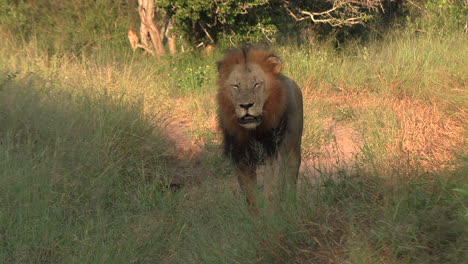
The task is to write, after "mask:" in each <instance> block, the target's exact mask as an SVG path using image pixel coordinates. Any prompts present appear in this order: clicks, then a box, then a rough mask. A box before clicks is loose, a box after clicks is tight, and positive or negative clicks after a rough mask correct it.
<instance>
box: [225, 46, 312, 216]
mask: <svg viewBox="0 0 468 264" xmlns="http://www.w3.org/2000/svg"><path fill="white" fill-rule="evenodd" d="M281 68H282V64H281V62H280V60H279V59H278V57H276V56H275V55H274V54H273V53H272V52H270V51H269V50H267V49H264V48H252V47H244V48H239V49H234V50H231V51H229V52H227V53H226V54H225V55H224V58H223V59H222V60H221V61H219V62H218V74H219V76H218V93H217V98H216V99H217V104H218V121H219V126H220V128H221V130H222V133H223V147H224V155H225V156H227V157H228V158H229V159H230V160H231V161H232V163H233V164H234V167H235V168H236V170H237V177H238V181H239V185H240V187H241V190H242V191H243V192H244V193H245V194H246V198H247V202H248V204H250V205H253V206H254V207H255V206H256V196H255V193H256V192H255V190H256V185H257V175H256V168H257V167H258V166H259V165H265V169H264V193H265V195H266V197H267V198H269V200H272V199H273V198H274V196H276V195H277V193H278V192H281V190H282V189H283V187H284V186H292V187H293V190H294V189H295V185H296V183H297V178H298V173H299V167H300V165H301V141H302V130H303V123H304V115H303V102H302V93H301V89H300V88H299V86H298V85H297V84H296V83H295V82H294V81H293V80H291V79H290V78H288V77H286V76H284V75H283V74H281Z"/></svg>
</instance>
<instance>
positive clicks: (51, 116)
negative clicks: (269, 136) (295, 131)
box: [0, 2, 468, 263]
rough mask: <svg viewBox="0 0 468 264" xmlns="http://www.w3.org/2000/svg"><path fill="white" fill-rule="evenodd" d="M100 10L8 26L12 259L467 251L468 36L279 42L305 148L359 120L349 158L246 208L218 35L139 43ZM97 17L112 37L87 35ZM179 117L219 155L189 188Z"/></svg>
mask: <svg viewBox="0 0 468 264" xmlns="http://www.w3.org/2000/svg"><path fill="white" fill-rule="evenodd" d="M100 3H101V4H104V2H100ZM24 5H28V4H24ZM29 5H32V4H29ZM34 8H39V7H34ZM40 8H45V9H47V7H40ZM62 8H63V9H64V10H69V9H70V8H71V9H73V7H69V6H68V5H64V6H63V7H62ZM100 8H101V9H98V10H103V9H102V8H103V7H102V6H101V7H100ZM81 9H85V10H86V7H81ZM41 10H42V9H41ZM73 10H75V9H73ZM15 11H18V10H15ZM44 12H45V13H47V12H46V11H44ZM67 12H71V11H67ZM73 12H78V11H76V10H75V11H73ZM93 12H94V11H93ZM106 12H107V11H106ZM113 12H115V13H117V15H116V16H117V18H116V19H117V21H125V19H126V18H125V17H124V16H121V15H120V14H121V13H119V12H121V10H120V11H119V10H113ZM111 13H112V12H111ZM0 14H1V13H0ZM65 14H66V13H65ZM93 14H94V13H89V14H88V16H89V17H82V16H77V17H76V18H75V19H76V21H81V22H80V23H78V24H77V26H78V27H79V28H80V29H81V31H80V32H82V34H84V36H83V37H82V38H81V39H80V36H78V35H73V33H72V32H73V30H70V28H68V27H69V25H62V28H57V29H56V31H57V32H55V33H54V32H52V33H50V34H52V35H53V36H51V38H50V39H47V38H45V37H44V36H42V37H35V36H34V34H33V33H31V32H30V31H28V32H29V33H28V34H29V35H28V37H27V38H20V37H19V36H20V35H15V34H19V33H21V32H22V31H20V29H17V30H18V31H11V30H6V29H4V28H0V29H1V30H2V31H0V35H5V36H9V37H8V38H5V42H4V45H2V46H0V262H2V263H131V262H137V263H148V262H156V263H254V262H260V263H463V261H464V259H466V257H467V254H466V253H467V248H466V245H467V244H468V241H467V237H468V236H467V230H468V229H467V216H466V214H467V202H468V195H467V188H468V181H467V179H466V175H467V174H468V167H467V164H468V163H467V160H466V150H465V148H466V147H464V146H465V145H466V142H465V141H466V139H465V136H466V107H467V105H466V102H467V100H466V76H467V75H468V67H467V66H466V63H465V61H467V58H466V57H467V55H466V54H468V52H466V49H467V48H466V36H465V35H463V34H460V33H457V32H452V33H450V34H445V35H442V36H441V35H438V34H430V32H429V33H427V34H422V35H418V36H416V35H414V34H408V33H399V34H400V35H398V34H396V33H395V35H388V36H386V37H385V39H384V40H376V41H372V42H369V43H367V44H365V46H360V45H356V46H353V45H348V46H346V47H345V48H342V49H341V50H336V49H334V48H332V47H329V46H327V45H325V44H323V45H322V43H316V44H315V45H312V46H304V47H290V46H278V47H275V50H276V52H277V53H278V55H279V56H280V58H282V60H283V63H284V71H285V73H286V74H287V75H288V76H290V77H292V78H293V79H295V80H296V81H297V82H298V83H299V85H300V86H301V87H302V91H303V93H304V99H305V113H306V116H305V131H304V138H303V140H304V143H303V154H304V159H305V160H307V159H310V158H313V155H314V153H317V152H318V151H320V148H321V146H323V145H326V144H327V143H328V142H330V141H332V140H333V135H331V134H330V133H331V131H330V130H329V129H327V126H328V125H329V124H330V123H333V124H339V125H340V126H346V127H351V128H352V129H353V130H355V131H357V132H358V133H359V135H360V137H361V140H362V145H361V149H360V152H361V153H360V155H359V159H358V162H357V163H356V164H354V166H355V170H353V171H352V172H349V171H342V170H338V171H336V172H326V171H325V172H324V173H323V174H322V175H320V177H321V180H320V181H314V180H313V179H310V178H308V177H307V175H306V176H303V179H302V181H301V184H300V185H299V192H298V193H299V194H298V199H297V201H295V202H292V201H287V202H284V203H283V204H281V207H280V208H278V209H277V211H276V212H275V213H274V214H268V213H265V214H262V215H261V216H259V217H252V216H250V215H249V214H248V210H247V208H246V206H245V204H244V200H243V198H242V196H241V195H240V194H239V192H238V190H237V188H236V186H237V184H236V180H235V176H234V175H233V174H232V172H231V169H230V168H229V166H228V165H227V164H226V162H225V161H224V160H223V159H222V157H221V155H220V151H219V144H220V136H219V132H218V131H217V128H216V125H215V123H216V122H215V121H216V120H215V115H216V114H215V113H216V107H215V102H214V96H213V94H214V92H215V90H216V85H215V82H216V68H215V61H216V59H217V58H219V57H220V54H221V52H220V51H216V53H215V54H214V55H213V56H209V57H205V56H203V55H201V54H197V53H184V54H179V55H176V56H173V57H168V58H158V59H156V58H152V57H148V56H145V55H144V54H140V53H132V52H131V50H130V48H129V47H127V46H126V45H124V44H123V43H125V40H124V38H125V35H124V34H121V32H123V31H122V30H123V29H122V28H121V25H122V24H119V23H115V25H113V24H106V25H105V26H104V27H103V29H101V31H93V30H91V29H93V28H95V29H96V27H94V26H93V25H101V23H102V22H99V21H98V22H96V20H99V19H98V18H96V17H95V15H93ZM106 14H107V13H106ZM106 16H112V15H111V14H107V15H106ZM85 18H86V19H85ZM41 19H44V20H41V21H39V22H40V23H46V22H47V21H49V20H47V19H46V18H41ZM56 19H59V18H58V17H54V18H53V21H55V20H56ZM128 19H131V18H128ZM2 21H3V20H2ZM85 21H88V22H89V23H84V22H85ZM93 21H95V23H94V22H93ZM39 22H38V23H39ZM49 22H50V21H49ZM51 23H52V22H51ZM96 23H97V24H96ZM31 30H32V29H31ZM41 30H42V29H41ZM96 30H97V29H96ZM113 30H115V31H117V32H120V33H116V34H115V35H114V34H112V31H113ZM119 30H120V31H119ZM125 30H126V29H125ZM40 32H42V31H40ZM63 32H69V33H70V34H72V35H67V36H66V37H63V38H61V37H60V35H61V34H63ZM100 32H101V33H100ZM102 32H106V34H109V36H110V39H111V41H109V42H106V41H103V42H102V43H101V42H100V41H99V40H96V41H97V42H99V43H94V42H93V41H91V40H93V39H96V38H97V36H102V35H103V34H102ZM98 33H99V34H98ZM104 35H105V34H104ZM121 35H122V36H121ZM74 39H79V41H74ZM97 39H99V38H97ZM89 43H91V44H89ZM106 43H107V44H106ZM68 45H70V46H68ZM69 47H72V48H71V49H68V48H69ZM65 50H68V51H67V52H65ZM174 120H184V121H186V122H185V124H186V129H185V130H184V134H185V135H187V137H188V138H189V139H190V140H191V141H194V142H196V143H197V144H198V145H199V146H201V148H202V150H203V151H205V152H206V155H205V158H204V159H203V160H202V161H201V164H198V165H197V166H202V167H203V169H204V170H206V171H210V172H211V173H207V175H208V176H206V175H204V177H203V180H202V182H201V183H200V184H197V185H193V186H186V187H182V188H181V189H179V190H177V191H173V190H172V189H171V188H168V187H170V186H169V185H170V180H171V178H172V177H175V176H177V175H178V174H179V173H182V172H180V171H178V170H179V168H178V167H177V166H176V165H174V160H173V156H174V155H175V153H174V150H173V148H174V146H173V143H172V142H170V141H169V140H168V135H167V129H169V128H171V126H170V124H171V122H172V121H174ZM309 181H310V182H309Z"/></svg>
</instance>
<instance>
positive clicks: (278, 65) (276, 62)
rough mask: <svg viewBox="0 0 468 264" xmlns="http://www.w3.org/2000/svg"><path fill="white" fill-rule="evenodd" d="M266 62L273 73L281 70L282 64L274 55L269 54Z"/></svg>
mask: <svg viewBox="0 0 468 264" xmlns="http://www.w3.org/2000/svg"><path fill="white" fill-rule="evenodd" d="M267 61H268V63H270V65H271V69H272V70H273V73H275V74H278V73H280V71H281V68H282V65H281V61H280V60H279V59H278V58H277V57H275V56H270V57H268V59H267Z"/></svg>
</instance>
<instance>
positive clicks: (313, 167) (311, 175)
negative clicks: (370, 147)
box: [300, 120, 363, 183]
mask: <svg viewBox="0 0 468 264" xmlns="http://www.w3.org/2000/svg"><path fill="white" fill-rule="evenodd" d="M325 130H326V131H327V133H329V135H330V136H331V140H330V141H329V143H327V144H324V145H323V146H321V147H320V149H319V150H318V151H316V152H313V153H312V155H311V157H309V158H307V159H306V160H303V161H302V164H301V169H300V172H301V173H302V174H303V175H304V176H305V177H306V179H308V180H309V181H310V182H312V183H314V182H317V181H318V180H320V176H321V175H322V174H331V175H333V174H336V173H338V172H339V171H343V172H346V173H350V172H352V171H354V169H355V168H356V166H355V164H356V162H357V160H358V156H359V154H360V153H361V147H362V144H363V141H362V138H361V135H360V134H359V133H358V131H356V130H355V129H354V128H352V127H351V126H350V125H345V124H343V123H340V122H336V121H333V120H329V121H328V122H327V123H326V127H325Z"/></svg>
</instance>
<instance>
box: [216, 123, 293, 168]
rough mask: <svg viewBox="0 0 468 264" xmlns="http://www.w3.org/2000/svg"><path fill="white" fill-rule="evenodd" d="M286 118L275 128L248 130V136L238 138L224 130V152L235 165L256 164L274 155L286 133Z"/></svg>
mask: <svg viewBox="0 0 468 264" xmlns="http://www.w3.org/2000/svg"><path fill="white" fill-rule="evenodd" d="M286 127H287V120H286V119H284V120H282V121H281V122H279V125H278V126H277V127H275V128H272V129H268V130H263V131H262V130H253V131H249V133H248V137H247V138H245V139H239V138H238V137H236V136H235V135H230V134H229V132H228V131H224V154H225V155H226V156H227V157H229V158H230V159H231V160H232V161H233V162H234V164H236V165H258V164H261V163H263V162H264V160H265V158H268V157H272V156H274V155H275V154H276V153H277V152H278V149H279V147H280V146H281V144H282V142H283V139H284V135H285V133H286Z"/></svg>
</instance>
